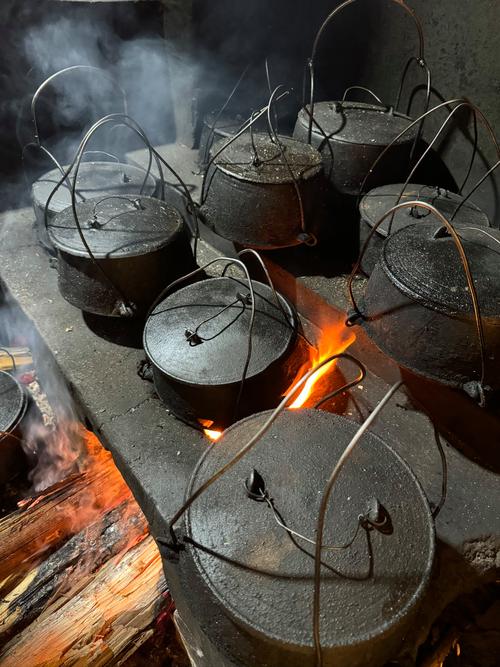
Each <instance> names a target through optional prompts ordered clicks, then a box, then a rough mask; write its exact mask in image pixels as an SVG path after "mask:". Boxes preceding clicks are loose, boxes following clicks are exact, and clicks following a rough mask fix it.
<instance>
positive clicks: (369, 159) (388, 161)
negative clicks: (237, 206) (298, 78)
mask: <svg viewBox="0 0 500 667" xmlns="http://www.w3.org/2000/svg"><path fill="white" fill-rule="evenodd" d="M355 1H356V0H346V1H345V2H343V3H342V4H340V5H339V6H338V7H336V8H335V9H334V10H333V11H332V12H331V13H330V14H329V15H328V16H327V18H326V19H325V21H324V22H323V23H322V25H321V26H320V29H319V30H318V32H317V34H316V37H315V39H314V43H313V47H312V53H311V56H310V58H309V60H308V69H309V73H310V98H309V104H308V105H305V106H304V107H303V108H302V109H301V110H300V112H299V115H298V118H297V123H296V125H295V130H294V137H296V138H297V139H300V140H301V141H305V142H307V143H309V144H311V145H312V146H315V147H316V148H317V149H318V150H319V151H320V152H321V154H322V156H323V160H324V164H325V173H326V175H327V176H328V177H329V178H330V180H331V181H332V183H333V185H334V187H335V190H336V191H337V193H339V194H340V195H349V196H352V195H358V194H359V192H360V189H361V186H362V184H363V181H364V178H365V176H366V175H367V173H368V171H369V170H370V168H371V166H372V165H373V163H374V162H375V160H376V159H377V158H378V156H379V155H380V153H381V152H382V151H383V150H384V149H385V148H387V147H388V146H389V144H391V142H393V141H394V144H393V146H392V147H391V148H390V149H389V150H388V152H387V154H386V157H385V159H384V162H383V165H382V167H381V168H379V169H377V170H376V172H375V173H374V175H373V176H372V177H371V178H370V182H369V186H370V187H375V186H377V185H383V184H384V183H394V182H397V181H399V180H401V173H406V172H407V171H408V165H409V162H410V157H411V152H412V147H413V146H414V144H415V143H416V141H417V138H418V135H419V128H418V127H417V126H415V127H412V128H411V129H409V130H408V131H407V132H406V133H405V134H404V135H403V136H402V137H401V138H400V139H397V137H398V135H399V134H400V133H401V132H403V131H404V130H405V129H406V128H407V127H408V126H409V125H410V124H411V122H412V121H411V118H410V117H409V116H407V115H405V114H403V113H400V112H399V111H398V110H397V109H395V108H394V107H393V106H392V105H387V106H386V105H384V104H383V103H382V102H381V100H380V99H379V98H378V97H377V96H376V95H375V94H374V93H373V92H372V91H371V90H369V89H367V88H364V87H363V86H350V88H348V89H347V90H346V92H345V93H344V97H343V99H342V100H340V101H324V102H317V103H316V102H315V101H314V95H315V61H316V57H317V53H318V47H319V44H320V42H321V39H322V37H323V35H324V34H325V31H326V29H327V28H328V27H329V26H330V24H331V23H332V21H333V19H334V18H336V17H337V16H338V15H339V14H340V13H342V12H343V11H344V9H346V8H347V7H349V6H350V5H352V4H353V3H354V2H355ZM393 5H397V6H398V8H400V9H403V10H404V11H405V12H406V13H407V14H408V15H409V16H410V17H411V19H412V20H413V23H414V25H415V28H416V30H417V32H418V40H419V53H418V57H415V58H413V60H415V61H416V62H417V63H418V65H419V66H420V67H421V68H422V69H424V70H425V71H427V73H428V77H429V79H428V81H429V82H430V72H429V70H428V68H427V65H426V63H425V60H424V36H423V31H422V25H421V22H420V21H419V19H418V17H417V16H416V14H415V12H414V11H413V10H412V9H411V8H410V7H409V6H408V5H407V4H406V3H405V2H404V0H392V5H391V6H393ZM354 89H358V90H362V91H363V92H364V93H367V94H368V95H369V96H371V97H372V98H374V100H375V104H373V103H371V104H368V103H364V102H352V101H347V100H346V96H347V93H348V91H349V90H354ZM398 101H399V99H398Z"/></svg>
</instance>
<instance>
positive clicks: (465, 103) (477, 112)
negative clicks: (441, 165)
mask: <svg viewBox="0 0 500 667" xmlns="http://www.w3.org/2000/svg"><path fill="white" fill-rule="evenodd" d="M450 105H455V106H454V107H453V108H452V109H451V110H450V111H449V113H448V115H447V117H446V119H445V121H444V123H443V124H442V125H441V127H440V128H439V129H438V131H437V132H436V134H435V136H434V138H433V139H432V141H431V143H430V144H429V146H428V147H427V148H426V150H425V151H424V152H423V153H422V155H421V156H420V158H419V159H418V161H417V162H416V164H415V165H414V167H413V168H412V169H411V171H410V173H409V175H408V177H407V179H406V181H405V183H404V185H403V187H402V188H401V191H400V193H399V196H398V199H397V201H396V204H399V202H400V201H401V198H402V197H403V195H404V192H405V190H406V188H407V186H408V184H409V183H410V181H411V179H412V177H413V175H414V174H415V172H416V170H417V169H418V168H419V166H420V165H421V164H422V162H423V160H425V158H426V157H427V155H428V154H429V152H430V151H431V150H432V148H433V146H434V144H435V143H436V141H437V140H438V138H439V137H440V135H441V133H442V132H443V131H444V129H445V128H446V126H447V125H448V123H449V122H450V121H451V119H452V118H453V116H454V114H455V113H456V112H457V111H458V110H459V109H461V108H464V107H467V108H469V109H471V110H472V112H473V114H474V121H475V123H477V119H478V118H479V120H480V121H481V123H482V125H483V126H484V127H485V128H486V130H487V132H488V135H489V137H490V140H491V142H492V144H493V145H494V147H495V149H496V151H497V156H498V157H500V146H499V143H498V140H497V138H496V135H495V132H494V130H493V127H492V125H491V123H490V122H489V121H488V119H487V118H486V116H485V115H484V113H483V112H482V111H481V109H479V107H477V106H476V105H475V104H473V103H472V102H470V101H469V100H467V99H465V98H456V99H452V100H447V101H445V102H441V103H440V104H437V105H436V106H434V107H432V109H429V110H428V111H426V112H425V113H423V114H421V115H420V116H419V117H418V118H416V119H415V120H414V121H412V122H411V123H410V124H409V125H407V127H405V129H404V130H402V131H401V132H400V133H399V134H398V135H397V137H395V138H394V139H393V140H392V141H391V143H390V144H388V145H387V146H386V147H385V148H384V149H383V150H382V151H381V152H380V153H379V155H378V156H377V157H376V158H375V160H374V162H373V164H372V165H371V167H370V169H369V170H368V172H367V173H366V175H365V177H364V179H363V181H362V183H361V186H360V188H359V192H358V205H359V202H360V199H361V197H362V195H363V193H364V192H365V187H366V184H367V182H368V179H369V178H370V177H371V175H372V174H373V172H374V171H375V169H376V167H377V166H378V164H379V162H380V161H381V160H383V158H384V156H385V155H386V154H387V153H388V151H390V149H391V148H392V146H393V145H394V144H396V143H397V142H398V141H399V140H400V139H401V138H402V137H403V136H405V134H407V133H408V132H409V131H410V130H411V129H412V128H413V127H415V125H418V123H420V122H421V121H423V120H424V119H425V118H427V117H428V116H430V115H432V114H434V113H435V112H436V111H438V110H439V109H442V108H444V107H449V106H450ZM475 155H476V145H474V150H473V157H475ZM471 169H472V167H471V166H470V167H469V170H468V174H467V178H468V176H469V174H470V173H471ZM464 185H465V182H464V184H463V185H462V188H461V189H463V187H464ZM392 222H393V218H391V221H390V224H389V233H390V230H391V228H392Z"/></svg>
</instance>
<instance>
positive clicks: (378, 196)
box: [359, 183, 490, 275]
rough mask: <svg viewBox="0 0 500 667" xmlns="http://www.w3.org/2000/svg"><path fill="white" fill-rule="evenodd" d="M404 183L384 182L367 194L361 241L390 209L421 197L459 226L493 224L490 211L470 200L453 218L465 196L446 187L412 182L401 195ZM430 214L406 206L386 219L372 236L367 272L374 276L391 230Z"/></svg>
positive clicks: (365, 262) (362, 204) (365, 260)
mask: <svg viewBox="0 0 500 667" xmlns="http://www.w3.org/2000/svg"><path fill="white" fill-rule="evenodd" d="M403 187H404V184H403V183H394V184H391V185H384V186H382V187H379V188H374V189H373V190H371V191H370V192H369V193H368V194H366V195H365V196H364V197H363V199H362V200H361V202H360V205H359V215H360V218H361V230H360V232H361V233H360V237H361V242H362V243H364V242H365V241H366V239H367V237H368V234H369V233H370V231H371V229H372V228H373V227H374V225H375V224H376V223H377V221H378V220H380V218H382V216H383V215H384V213H386V212H387V211H388V210H389V209H391V208H392V207H393V206H395V205H396V204H397V203H398V199H399V201H401V202H405V201H413V200H418V201H422V202H426V203H428V204H432V205H433V206H434V207H435V208H437V210H438V211H440V212H441V213H442V214H443V215H444V217H445V218H447V219H448V220H450V219H452V218H453V224H454V225H455V226H476V227H477V226H479V227H489V226H490V222H489V219H488V216H487V215H486V213H484V212H483V211H482V210H481V209H480V208H479V207H478V206H476V205H475V204H474V203H473V202H471V201H467V202H466V203H465V204H464V205H463V206H461V208H460V209H459V210H458V212H457V215H456V216H455V217H453V214H454V212H455V211H456V210H457V209H458V207H459V206H460V204H461V203H462V202H463V199H464V198H463V197H461V196H460V195H457V194H454V193H453V192H449V191H448V190H445V189H443V188H437V187H431V186H427V185H416V184H414V183H410V184H409V185H407V186H406V188H405V189H404V194H403V195H402V196H401V198H400V197H399V196H400V193H401V192H402V191H403ZM429 215H430V212H429V211H426V210H423V209H419V208H403V209H399V210H398V211H396V212H395V214H394V218H393V219H392V222H391V217H389V218H386V219H385V221H384V222H382V224H380V225H379V226H378V227H377V229H376V231H375V233H374V234H373V236H372V237H371V239H370V244H369V246H368V248H367V250H366V252H365V255H364V257H363V266H362V268H363V271H364V272H365V273H366V274H367V275H370V274H371V272H372V271H373V268H374V267H375V264H376V263H377V262H378V260H379V258H380V254H381V252H382V246H383V245H384V241H385V239H386V238H387V236H388V235H389V230H390V232H391V233H394V232H396V231H397V230H398V229H402V228H403V227H407V226H408V225H413V224H415V223H416V222H417V221H418V220H421V219H423V218H426V217H428V216H429Z"/></svg>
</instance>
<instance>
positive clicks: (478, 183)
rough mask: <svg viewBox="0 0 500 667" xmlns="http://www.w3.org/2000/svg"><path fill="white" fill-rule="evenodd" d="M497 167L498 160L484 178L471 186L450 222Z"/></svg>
mask: <svg viewBox="0 0 500 667" xmlns="http://www.w3.org/2000/svg"><path fill="white" fill-rule="evenodd" d="M499 165H500V160H498V161H497V162H495V164H494V165H493V166H492V167H490V169H488V171H487V172H486V173H485V174H484V176H482V177H481V178H480V179H479V181H478V182H477V183H476V184H475V185H474V186H473V188H472V189H471V190H470V191H469V192H468V193H467V194H466V195H465V197H464V198H463V199H462V201H461V202H460V204H459V205H458V206H457V208H456V209H455V210H454V211H453V215H452V216H451V218H450V222H453V220H454V218H455V216H456V215H457V213H458V212H459V211H460V209H461V208H462V206H464V204H465V203H466V202H467V201H468V200H469V199H470V198H471V197H472V195H473V194H474V192H476V190H477V189H478V188H480V187H481V185H482V184H483V183H484V181H485V180H486V179H487V178H488V177H489V176H491V174H492V173H493V172H494V171H495V170H496V169H497V167H498V166H499Z"/></svg>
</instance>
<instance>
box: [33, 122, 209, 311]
mask: <svg viewBox="0 0 500 667" xmlns="http://www.w3.org/2000/svg"><path fill="white" fill-rule="evenodd" d="M117 120H120V121H121V123H122V124H123V125H124V126H126V127H128V128H129V129H131V130H132V131H133V132H134V133H135V134H136V135H137V136H138V137H139V138H140V139H141V140H142V141H143V142H144V144H145V145H146V147H147V148H148V149H149V152H150V156H149V165H148V172H146V178H147V176H148V173H149V171H150V168H151V161H152V159H153V157H154V158H155V160H156V164H157V167H158V171H159V174H160V181H161V183H162V192H163V194H164V184H165V181H164V178H163V170H162V164H163V165H164V166H166V167H167V169H169V171H170V172H171V173H172V174H173V175H174V177H175V178H176V179H177V181H178V182H179V184H180V186H181V188H182V189H183V191H184V193H185V195H186V199H187V201H188V205H189V207H190V209H191V210H192V211H193V214H194V218H195V230H194V236H195V248H196V243H197V239H198V236H199V227H198V218H197V208H196V206H195V204H194V202H193V199H192V197H191V193H190V192H189V188H188V187H187V186H186V184H185V183H184V181H183V180H182V179H181V177H180V176H179V175H178V174H177V172H176V171H175V170H174V169H173V168H172V167H171V166H170V164H169V163H168V162H166V160H164V158H162V156H161V155H160V154H159V153H158V151H157V150H156V149H155V148H153V146H152V145H151V143H150V141H149V139H148V138H147V137H146V135H145V133H144V131H143V130H142V128H141V127H140V125H138V123H137V122H136V121H135V120H134V119H133V118H131V117H130V116H126V115H124V114H110V115H109V116H105V117H104V118H101V119H100V120H99V121H97V123H95V124H94V125H93V126H92V128H91V129H90V130H89V131H88V132H87V134H86V135H85V137H84V138H83V140H82V142H81V143H80V146H79V148H78V151H77V154H76V155H75V158H74V159H73V162H72V163H71V165H70V166H69V167H68V169H67V170H66V172H65V173H64V174H63V176H62V178H61V179H60V180H59V182H58V183H57V185H56V186H55V188H54V189H53V190H52V192H51V194H50V195H49V198H48V199H47V202H46V205H45V216H44V217H45V226H46V227H48V208H49V205H50V202H51V200H52V198H53V196H54V195H55V193H56V192H57V190H58V189H59V187H61V185H62V183H63V181H65V180H66V179H67V178H68V176H69V174H70V173H71V172H72V171H73V169H74V170H75V171H74V175H73V182H72V187H71V191H72V192H71V195H72V196H71V198H72V203H71V205H72V211H73V216H74V219H75V224H76V227H77V230H78V234H79V236H80V239H81V241H82V244H83V246H84V248H85V250H86V252H87V254H88V255H89V258H90V259H91V261H92V262H93V263H94V265H95V266H96V267H97V268H98V270H99V272H100V273H101V275H102V276H103V277H104V279H105V280H106V282H107V283H108V284H109V285H110V286H111V287H112V288H113V289H114V291H115V292H116V293H117V294H118V295H119V297H120V300H121V302H120V303H119V305H118V307H119V309H120V311H121V312H122V314H124V315H131V314H133V312H134V310H135V308H136V307H135V304H133V303H132V302H130V301H128V300H127V299H126V297H125V295H124V294H123V293H122V291H121V290H120V289H119V288H118V287H117V286H116V284H115V283H114V282H113V281H112V280H111V278H110V277H109V276H108V274H107V272H106V271H105V270H104V268H103V267H102V264H101V263H100V262H99V261H98V260H97V259H96V257H95V256H94V254H93V253H92V250H91V248H90V247H89V245H88V243H87V240H86V238H85V235H84V233H83V230H82V227H81V224H80V221H79V217H78V211H77V209H76V184H77V178H78V170H79V167H80V164H81V160H82V156H83V154H84V152H85V148H86V146H87V143H88V142H89V141H90V139H91V137H92V136H93V134H94V133H95V132H96V131H97V130H98V129H99V128H100V127H102V126H103V125H106V124H109V123H115V121H117ZM143 187H144V184H143ZM142 189H143V188H141V191H142Z"/></svg>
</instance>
